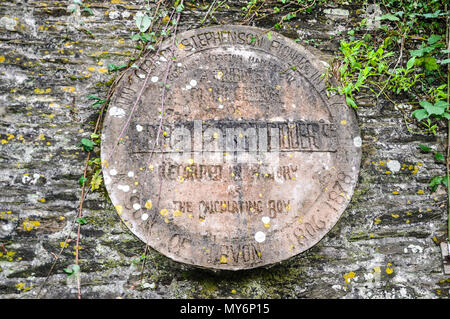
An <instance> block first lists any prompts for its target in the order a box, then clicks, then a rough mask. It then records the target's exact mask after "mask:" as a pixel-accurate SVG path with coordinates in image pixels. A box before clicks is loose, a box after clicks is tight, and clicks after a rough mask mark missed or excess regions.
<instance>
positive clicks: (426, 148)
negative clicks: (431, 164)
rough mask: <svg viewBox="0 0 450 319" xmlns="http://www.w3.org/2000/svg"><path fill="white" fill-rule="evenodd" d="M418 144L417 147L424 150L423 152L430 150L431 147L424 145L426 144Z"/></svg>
mask: <svg viewBox="0 0 450 319" xmlns="http://www.w3.org/2000/svg"><path fill="white" fill-rule="evenodd" d="M418 146H419V148H420V149H421V150H422V151H424V152H426V153H428V152H429V151H431V147H429V146H426V145H423V144H419V145H418Z"/></svg>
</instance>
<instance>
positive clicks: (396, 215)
mask: <svg viewBox="0 0 450 319" xmlns="http://www.w3.org/2000/svg"><path fill="white" fill-rule="evenodd" d="M391 216H392V217H394V218H399V217H400V215H398V214H392V215H391Z"/></svg>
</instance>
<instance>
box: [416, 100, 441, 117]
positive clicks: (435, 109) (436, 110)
mask: <svg viewBox="0 0 450 319" xmlns="http://www.w3.org/2000/svg"><path fill="white" fill-rule="evenodd" d="M419 104H420V106H421V107H423V108H424V109H425V110H426V111H427V113H428V114H429V115H433V114H435V115H441V114H443V113H444V112H445V108H443V107H439V106H436V105H433V104H431V103H430V102H427V101H421V102H420V103H419Z"/></svg>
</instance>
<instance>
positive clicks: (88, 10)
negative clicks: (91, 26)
mask: <svg viewBox="0 0 450 319" xmlns="http://www.w3.org/2000/svg"><path fill="white" fill-rule="evenodd" d="M83 11H86V12H87V13H89V14H90V15H91V16H93V15H94V12H93V11H92V9H91V8H89V7H84V8H83Z"/></svg>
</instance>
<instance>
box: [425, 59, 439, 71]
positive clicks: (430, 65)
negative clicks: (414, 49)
mask: <svg viewBox="0 0 450 319" xmlns="http://www.w3.org/2000/svg"><path fill="white" fill-rule="evenodd" d="M423 62H424V64H425V69H427V70H428V71H434V70H437V69H438V68H439V65H437V63H436V58H434V57H432V56H428V57H425V58H423Z"/></svg>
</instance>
